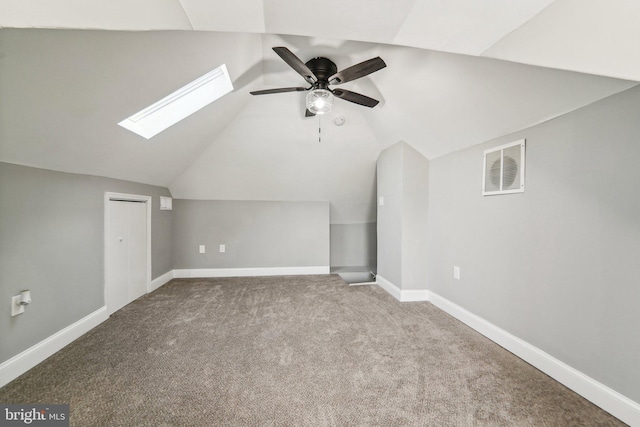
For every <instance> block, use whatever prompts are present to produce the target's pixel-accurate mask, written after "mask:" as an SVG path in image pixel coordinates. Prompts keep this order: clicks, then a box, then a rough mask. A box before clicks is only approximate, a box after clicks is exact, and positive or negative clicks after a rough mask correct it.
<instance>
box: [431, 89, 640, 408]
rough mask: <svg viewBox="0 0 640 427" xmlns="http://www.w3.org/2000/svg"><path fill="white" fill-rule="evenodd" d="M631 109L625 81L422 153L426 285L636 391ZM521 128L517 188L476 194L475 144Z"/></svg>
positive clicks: (478, 153) (637, 299)
mask: <svg viewBox="0 0 640 427" xmlns="http://www.w3.org/2000/svg"><path fill="white" fill-rule="evenodd" d="M639 118H640V88H638V87H636V88H633V89H630V90H629V91H626V92H623V93H622V94H619V95H615V96H612V97H610V98H607V99H605V100H603V101H600V102H597V103H595V104H592V105H591V106H588V107H585V108H583V109H580V110H577V111H575V112H572V113H569V114H567V115H565V116H563V117H560V118H558V119H555V120H552V121H549V122H546V123H544V124H541V125H538V126H535V127H532V128H530V129H527V130H524V131H521V132H518V133H514V134H512V135H508V136H505V137H503V138H498V139H495V140H492V141H489V142H487V143H486V144H482V145H480V146H476V147H473V148H469V149H466V150H463V151H460V152H456V153H453V154H450V155H447V156H444V157H441V158H438V159H435V160H432V161H431V162H430V168H431V173H430V188H429V194H430V208H429V245H430V250H429V251H428V255H427V256H426V259H428V266H429V270H428V280H429V289H430V290H432V291H434V292H436V293H437V294H439V295H441V296H443V297H445V298H447V299H448V300H450V301H453V302H454V303H456V304H458V305H460V306H462V307H464V308H465V309H467V310H469V311H470V312H472V313H475V314H477V315H479V316H480V317H482V318H484V319H486V320H488V321H489V322H491V323H493V324H495V325H497V326H498V327H500V328H502V329H504V330H506V331H508V332H510V333H512V334H513V335H515V336H517V337H519V338H521V339H523V340H525V341H527V342H529V343H531V344H533V345H534V346H536V347H538V348H540V349H542V350H543V351H545V352H547V353H549V354H550V355H552V356H554V357H556V358H557V359H559V360H561V361H563V362H565V363H567V364H568V365H570V366H572V367H574V368H576V369H578V370H579V371H582V372H584V373H585V374H587V375H588V376H590V377H592V378H594V379H596V380H597V381H600V382H601V383H603V384H605V385H607V386H609V387H611V388H613V389H614V390H616V391H618V392H620V393H622V394H624V395H626V396H627V397H629V398H631V399H633V400H635V401H636V402H640V363H638V361H639V360H640V333H639V332H638V328H639V326H640V310H639V309H638V304H639V303H640V262H639V261H640V190H639V189H638V185H639V184H640V167H639V166H638V162H639V161H640V119H639ZM521 138H526V140H527V147H526V149H527V157H526V189H525V192H524V193H521V194H512V195H504V196H488V197H482V196H481V181H482V178H481V176H482V151H483V150H484V149H487V148H490V147H494V146H497V145H501V144H505V143H508V142H512V141H516V140H518V139H521ZM454 265H458V266H460V267H461V280H460V281H454V280H453V278H452V269H453V266H454Z"/></svg>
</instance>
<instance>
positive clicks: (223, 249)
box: [220, 245, 227, 253]
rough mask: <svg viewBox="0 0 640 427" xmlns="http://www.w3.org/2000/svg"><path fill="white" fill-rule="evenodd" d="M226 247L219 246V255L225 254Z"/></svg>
mask: <svg viewBox="0 0 640 427" xmlns="http://www.w3.org/2000/svg"><path fill="white" fill-rule="evenodd" d="M226 250H227V247H226V246H225V245H220V253H224V252H226Z"/></svg>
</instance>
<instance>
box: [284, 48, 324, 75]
mask: <svg viewBox="0 0 640 427" xmlns="http://www.w3.org/2000/svg"><path fill="white" fill-rule="evenodd" d="M273 50H274V51H275V53H277V54H278V55H279V56H280V58H282V59H283V60H284V62H286V63H287V64H289V66H290V67H291V68H293V69H294V70H296V72H297V73H298V74H300V75H301V76H302V77H303V78H304V79H305V80H306V81H307V82H308V83H309V84H314V83H315V82H317V81H318V78H317V77H316V76H315V74H313V71H311V70H310V69H309V67H307V66H306V65H305V63H304V62H302V61H301V60H300V58H298V57H297V56H295V55H294V54H293V52H291V51H290V50H289V49H287V48H286V47H274V48H273Z"/></svg>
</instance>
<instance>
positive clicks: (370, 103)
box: [332, 89, 380, 108]
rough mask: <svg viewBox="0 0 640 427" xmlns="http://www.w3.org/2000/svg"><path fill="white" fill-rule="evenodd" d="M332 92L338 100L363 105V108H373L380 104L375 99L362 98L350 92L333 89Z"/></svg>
mask: <svg viewBox="0 0 640 427" xmlns="http://www.w3.org/2000/svg"><path fill="white" fill-rule="evenodd" d="M332 92H333V94H334V95H335V96H337V97H338V98H340V99H344V100H345V101H349V102H353V103H355V104H360V105H364V106H365V107H369V108H373V107H375V106H376V105H378V103H379V102H380V101H378V100H377V99H373V98H369V97H368V96H364V95H362V94H359V93H356V92H351V91H350V90H345V89H333V91H332Z"/></svg>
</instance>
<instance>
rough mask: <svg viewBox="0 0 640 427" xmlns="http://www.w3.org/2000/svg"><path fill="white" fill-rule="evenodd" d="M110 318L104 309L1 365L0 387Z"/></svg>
mask: <svg viewBox="0 0 640 427" xmlns="http://www.w3.org/2000/svg"><path fill="white" fill-rule="evenodd" d="M108 318H109V315H108V314H107V307H102V308H100V309H98V310H96V311H94V312H93V313H91V314H89V315H88V316H85V317H83V318H82V319H80V320H78V321H77V322H75V323H73V324H71V325H69V326H67V327H66V328H64V329H62V330H60V331H58V332H56V333H55V334H53V335H51V336H50V337H49V338H46V339H44V340H42V341H40V342H39V343H38V344H36V345H34V346H32V347H30V348H28V349H26V350H25V351H23V352H22V353H20V354H17V355H15V356H13V357H12V358H11V359H9V360H7V361H6V362H3V363H2V364H0V387H2V386H4V385H5V384H8V383H9V382H11V381H13V380H14V379H16V378H18V377H19V376H20V375H22V374H24V373H25V372H27V371H28V370H29V369H31V368H33V367H34V366H36V365H37V364H38V363H40V362H42V361H43V360H45V359H46V358H47V357H49V356H51V355H53V354H54V353H56V352H58V351H60V350H61V349H62V348H64V347H65V346H67V345H68V344H70V343H71V342H73V341H75V340H76V339H78V338H80V337H81V336H82V335H84V334H86V333H87V332H89V331H90V330H91V329H93V328H95V327H96V326H98V325H99V324H100V323H102V322H104V321H105V320H107V319H108Z"/></svg>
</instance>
